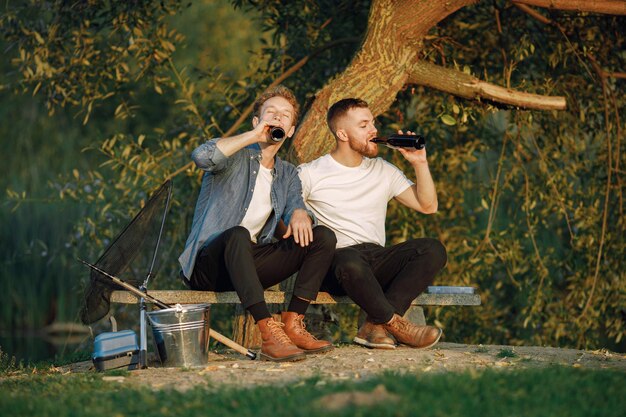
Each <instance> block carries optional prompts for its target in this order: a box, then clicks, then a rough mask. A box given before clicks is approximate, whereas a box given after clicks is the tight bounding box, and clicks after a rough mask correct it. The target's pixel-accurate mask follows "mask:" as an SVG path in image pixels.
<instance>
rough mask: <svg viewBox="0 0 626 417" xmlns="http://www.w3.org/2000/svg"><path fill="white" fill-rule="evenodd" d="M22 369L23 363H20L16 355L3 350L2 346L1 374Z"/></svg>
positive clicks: (0, 357) (0, 358)
mask: <svg viewBox="0 0 626 417" xmlns="http://www.w3.org/2000/svg"><path fill="white" fill-rule="evenodd" d="M20 369H22V363H18V362H17V360H16V359H15V356H12V355H9V354H8V353H6V352H3V351H2V346H0V375H5V374H9V373H11V372H15V371H18V370H20Z"/></svg>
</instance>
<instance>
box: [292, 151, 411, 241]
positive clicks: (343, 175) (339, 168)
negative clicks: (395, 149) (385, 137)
mask: <svg viewBox="0 0 626 417" xmlns="http://www.w3.org/2000/svg"><path fill="white" fill-rule="evenodd" d="M298 171H299V174H300V180H301V181H302V197H303V199H304V202H305V204H306V205H307V207H308V208H309V209H310V210H311V211H312V212H313V213H314V214H315V216H316V217H317V220H318V222H319V223H320V224H323V225H324V226H327V227H329V228H330V229H332V230H333V231H334V232H335V235H336V236H337V247H338V248H343V247H346V246H352V245H356V244H359V243H366V242H371V243H378V244H379V245H381V246H385V216H386V214H387V203H388V202H389V200H391V199H392V198H394V197H395V196H397V195H398V194H401V193H402V192H403V191H405V190H406V189H407V188H409V187H410V186H412V185H413V182H411V181H410V180H409V179H408V178H407V177H406V176H405V175H404V173H403V172H402V171H400V170H399V169H398V168H396V167H395V166H393V165H392V164H390V163H389V162H387V161H385V160H384V159H382V158H375V159H370V158H363V162H361V165H359V166H358V167H347V166H344V165H341V164H340V163H339V162H337V161H335V160H334V159H333V157H332V156H330V154H327V155H324V156H322V157H321V158H318V159H316V160H314V161H311V162H309V163H306V164H302V165H300V166H299V167H298Z"/></svg>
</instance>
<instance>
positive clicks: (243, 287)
mask: <svg viewBox="0 0 626 417" xmlns="http://www.w3.org/2000/svg"><path fill="white" fill-rule="evenodd" d="M253 112H254V117H253V119H252V126H253V129H252V130H250V131H247V132H245V133H242V134H240V135H236V136H232V137H226V138H216V139H212V140H210V141H208V142H206V143H204V144H202V145H200V146H199V147H197V148H196V149H195V150H194V151H193V153H192V159H193V161H194V162H195V164H196V166H198V168H200V169H202V170H203V171H205V173H204V176H203V178H202V186H201V188H200V194H199V196H198V201H197V204H196V209H195V213H194V219H193V223H192V227H191V233H190V235H189V237H188V239H187V243H186V245H185V249H184V251H183V253H182V254H181V256H180V258H179V261H180V263H181V266H182V270H183V275H184V277H185V279H186V280H187V283H188V285H189V286H190V287H191V288H192V289H195V290H206V291H232V290H235V291H236V292H237V294H238V295H239V298H240V299H241V303H242V305H243V307H244V308H246V309H247V310H248V311H249V312H250V314H251V315H252V317H253V318H254V320H255V321H256V323H257V325H258V326H259V330H260V331H261V336H262V340H263V341H262V345H261V354H260V357H261V358H262V359H265V360H272V361H283V360H300V359H304V354H305V353H312V352H324V351H328V350H330V349H332V347H333V346H332V344H331V343H330V342H328V341H325V340H317V339H316V338H315V337H314V336H312V335H311V334H310V333H309V332H307V331H306V329H305V327H304V322H303V319H304V313H305V311H306V309H307V307H308V305H309V302H310V300H314V299H315V298H316V296H317V292H318V290H319V288H320V285H321V283H322V281H323V279H324V276H325V274H326V271H327V270H328V267H329V266H330V263H331V261H332V258H333V254H334V249H335V244H336V239H335V235H334V233H333V232H332V231H331V230H330V229H328V228H326V227H324V226H316V227H313V226H314V225H313V221H312V218H313V216H312V214H311V213H310V212H309V211H308V210H307V209H306V207H305V205H304V202H303V201H302V189H301V183H300V179H299V178H298V173H297V171H296V168H295V167H294V166H293V165H292V164H290V163H287V162H285V161H282V160H281V159H280V158H278V157H277V156H276V154H277V153H278V150H279V149H280V147H281V146H282V144H283V143H284V140H274V139H272V137H271V135H270V130H271V129H273V128H282V129H283V131H284V136H285V137H291V135H293V133H294V131H295V125H296V122H297V118H298V103H297V101H296V99H295V97H294V95H293V93H292V92H291V91H290V90H289V89H287V88H286V87H284V86H277V87H274V88H271V89H269V90H267V91H266V92H264V93H263V94H262V95H261V96H260V97H259V98H258V99H257V100H256V101H255V103H254V110H253ZM280 220H283V222H284V224H285V225H287V231H286V233H285V234H284V235H283V236H282V239H281V240H278V241H274V240H273V237H274V232H275V231H276V227H277V225H278V223H279V221H280ZM295 272H298V276H297V279H296V283H295V286H294V292H293V297H292V299H291V301H290V304H289V306H288V308H287V311H286V312H283V313H282V314H281V321H282V323H279V322H277V321H275V320H274V319H273V318H272V316H271V314H270V312H269V310H268V308H267V305H266V304H265V300H264V298H263V289H264V288H268V287H271V286H272V285H275V284H278V283H279V282H281V281H284V280H285V279H287V278H288V277H289V276H291V275H292V274H293V273H295Z"/></svg>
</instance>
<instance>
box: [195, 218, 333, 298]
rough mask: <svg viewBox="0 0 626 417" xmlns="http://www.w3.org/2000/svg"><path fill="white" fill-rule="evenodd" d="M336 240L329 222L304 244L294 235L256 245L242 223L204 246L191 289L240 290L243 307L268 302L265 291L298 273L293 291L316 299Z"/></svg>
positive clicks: (304, 296) (198, 259) (297, 294)
mask: <svg viewBox="0 0 626 417" xmlns="http://www.w3.org/2000/svg"><path fill="white" fill-rule="evenodd" d="M336 242H337V239H336V238H335V234H334V233H333V232H332V231H331V230H330V229H328V228H327V227H324V226H317V227H315V228H314V229H313V242H311V243H310V244H309V246H305V247H301V246H300V245H299V244H297V243H296V242H295V241H294V240H293V237H290V238H288V239H283V240H280V241H278V242H274V243H265V244H258V245H257V244H254V243H252V242H251V241H250V233H249V232H248V230H246V229H245V228H244V227H242V226H236V227H233V228H232V229H228V230H226V231H225V232H224V233H222V234H221V235H219V236H218V237H217V238H215V239H214V240H213V241H211V243H209V244H208V245H207V246H205V247H204V248H203V249H202V250H201V251H200V253H199V254H198V257H197V258H196V263H195V266H194V269H193V273H192V274H191V279H190V280H189V282H190V285H191V288H192V289H194V290H205V291H217V292H223V291H233V290H234V291H236V292H237V294H238V295H239V298H240V300H241V304H242V306H243V307H244V308H248V307H250V306H251V305H253V304H257V303H260V302H264V298H263V290H264V289H265V288H269V287H271V286H272V285H276V284H278V283H279V282H282V281H284V280H286V279H287V278H289V277H290V276H291V275H293V274H294V273H295V272H298V276H297V278H296V283H295V287H294V290H293V294H294V295H295V296H297V297H299V298H302V299H305V300H314V299H315V298H316V297H317V293H318V291H319V288H320V285H321V284H322V281H323V279H324V276H325V275H326V272H327V271H328V267H329V266H330V263H331V261H332V259H333V254H334V252H335V245H336Z"/></svg>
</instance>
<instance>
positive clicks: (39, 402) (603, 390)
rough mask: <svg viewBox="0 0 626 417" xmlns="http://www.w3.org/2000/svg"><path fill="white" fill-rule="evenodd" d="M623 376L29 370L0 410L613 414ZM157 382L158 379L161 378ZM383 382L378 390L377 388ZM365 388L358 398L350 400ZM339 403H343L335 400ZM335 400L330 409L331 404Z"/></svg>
mask: <svg viewBox="0 0 626 417" xmlns="http://www.w3.org/2000/svg"><path fill="white" fill-rule="evenodd" d="M129 378H131V379H132V377H129ZM625 382H626V381H625V376H624V373H623V372H618V371H607V370H603V371H589V370H581V369H574V368H556V367H555V368H547V369H528V370H516V371H510V372H502V371H500V372H498V371H493V370H487V371H484V372H473V373H460V374H459V373H436V374H429V373H427V374H422V375H412V374H401V375H400V374H393V373H387V374H383V375H379V376H373V377H371V378H368V379H367V380H366V381H363V382H343V383H336V382H335V383H324V381H319V380H317V379H311V380H306V381H302V382H299V383H298V384H291V385H286V386H281V387H276V386H261V387H255V388H246V389H235V388H223V387H214V386H213V387H212V386H209V387H208V388H207V387H197V388H194V389H190V390H188V391H183V392H179V391H176V390H175V389H173V388H170V389H164V390H159V391H154V390H152V389H149V388H145V387H138V386H137V385H136V384H134V383H130V381H125V382H123V383H119V382H107V381H104V380H103V379H102V375H101V374H94V373H88V374H68V375H47V376H39V375H33V376H31V377H29V378H11V379H4V380H2V381H0V389H2V392H3V393H5V395H2V396H0V411H2V412H3V414H6V413H10V414H11V415H12V416H16V417H17V416H26V415H28V416H31V415H52V414H54V415H55V416H70V415H71V416H80V415H89V416H110V415H117V414H123V415H139V414H140V415H142V416H201V415H206V414H207V411H209V412H210V413H211V415H219V416H237V417H241V416H270V415H271V416H327V415H329V413H332V414H333V415H341V416H344V415H345V416H348V415H359V416H414V415H422V414H426V415H446V416H481V417H482V416H503V415H524V416H545V415H559V416H560V415H567V416H588V415H598V416H618V415H621V414H622V412H623V393H624V388H623V387H624V383H625ZM166 386H167V385H166ZM383 388H384V390H383ZM355 393H364V394H369V396H370V399H373V400H375V401H374V403H373V404H372V405H369V406H365V405H362V404H360V403H359V400H358V399H356V398H353V399H352V401H349V399H350V398H351V394H352V397H356V396H354V394H355ZM342 404H344V406H343V407H342ZM333 407H336V409H333Z"/></svg>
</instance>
